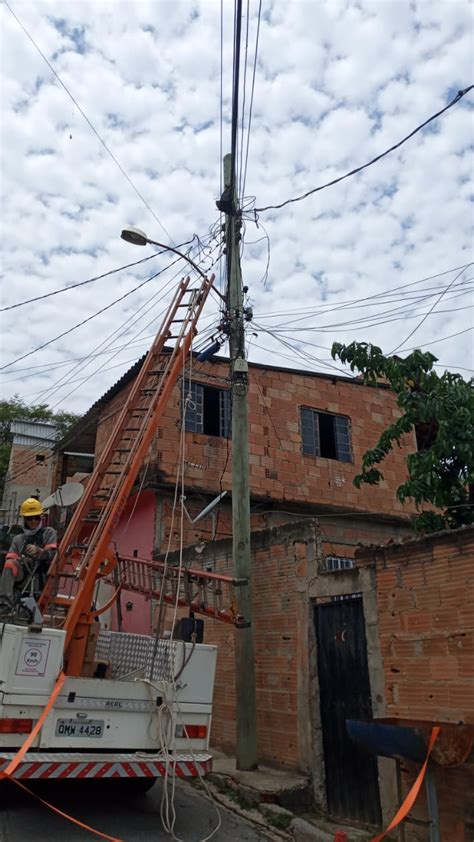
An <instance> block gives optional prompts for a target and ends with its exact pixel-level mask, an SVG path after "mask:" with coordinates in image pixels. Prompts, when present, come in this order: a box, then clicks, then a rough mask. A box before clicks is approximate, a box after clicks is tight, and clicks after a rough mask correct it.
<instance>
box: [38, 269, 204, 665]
mask: <svg viewBox="0 0 474 842" xmlns="http://www.w3.org/2000/svg"><path fill="white" fill-rule="evenodd" d="M213 281H214V276H213V275H212V276H211V278H210V279H208V278H206V277H203V278H202V279H201V281H200V285H199V286H198V287H193V288H191V287H190V278H189V277H187V278H184V279H183V280H182V281H181V282H180V284H179V286H178V289H177V290H176V293H175V295H174V297H173V300H172V302H171V304H170V306H169V309H168V311H167V313H166V315H165V317H164V319H163V323H162V325H161V327H160V330H159V332H158V334H157V336H156V338H155V340H154V342H153V345H152V347H151V349H150V351H149V352H148V354H147V356H146V358H145V361H144V363H143V366H142V368H141V371H140V372H139V374H138V376H137V378H136V380H135V382H134V384H133V386H132V389H131V391H130V393H129V395H128V397H127V399H126V401H125V404H124V406H123V408H122V410H121V411H120V414H119V418H118V420H117V422H116V424H115V428H114V430H113V432H112V433H111V435H110V438H109V439H108V442H107V444H106V446H105V448H104V450H103V452H102V454H101V455H100V457H99V459H98V462H97V464H96V466H95V468H94V471H93V473H92V475H91V477H90V480H89V482H88V484H87V487H86V489H85V492H84V495H83V497H82V499H81V501H80V503H79V504H78V506H77V509H76V511H75V512H74V515H73V517H72V520H71V523H70V524H69V526H68V528H67V530H66V532H65V534H64V537H63V539H62V541H61V544H60V546H59V549H58V553H57V555H56V557H55V559H53V562H52V564H51V566H50V569H49V573H48V578H47V581H46V584H45V587H44V590H43V593H42V595H41V597H40V601H39V605H40V609H41V611H42V612H43V614H45V615H50V617H51V618H53V617H54V614H55V613H59V612H60V613H61V626H62V628H63V629H65V631H66V640H65V660H66V673H67V674H68V675H80V674H81V670H82V665H83V662H84V657H85V651H86V647H87V641H88V637H89V630H90V626H91V623H92V622H93V620H94V618H95V617H96V616H97V613H94V611H93V610H92V602H93V596H94V586H95V584H96V581H97V579H98V578H99V577H101V576H103V575H104V574H105V573H106V570H107V563H106V568H105V570H104V562H107V560H108V561H109V562H110V565H111V564H113V554H112V552H111V548H110V542H111V539H112V536H113V533H114V530H115V528H116V526H117V524H118V522H119V518H120V515H121V514H122V512H123V510H124V507H125V505H126V503H127V499H128V497H129V494H130V492H131V491H132V488H133V485H134V483H135V480H136V478H137V476H138V474H139V471H140V468H141V467H142V465H143V462H144V460H145V457H146V455H147V452H148V448H149V447H150V444H151V442H152V439H153V436H154V434H155V432H156V429H157V427H158V424H159V421H160V418H161V416H162V414H163V411H164V410H165V408H166V406H167V404H168V401H169V398H170V395H171V392H172V389H173V387H174V385H175V383H176V382H177V380H178V377H179V375H180V373H181V371H182V369H183V363H184V361H185V359H186V355H187V353H188V352H189V350H190V348H191V342H192V339H193V337H194V336H195V334H196V333H197V328H196V324H197V321H198V319H199V316H200V314H201V311H202V309H203V307H204V304H205V302H206V299H207V296H208V294H209V292H210V290H211V288H212V284H213ZM170 340H171V341H174V342H175V344H174V347H173V349H172V351H171V353H170V354H169V356H168V355H167V356H166V357H165V359H164V364H163V355H162V351H163V348H164V345H165V342H167V341H170ZM86 524H87V526H86ZM91 524H92V528H91ZM87 530H89V535H88V538H87V543H86V542H84V543H81V538H82V537H83V535H84V533H87ZM110 565H109V566H110ZM67 579H69V580H72V582H73V590H74V594H72V593H69V594H68V595H64V594H63V595H61V594H59V593H58V583H60V582H64V581H66V580H67ZM101 610H105V608H103V609H101Z"/></svg>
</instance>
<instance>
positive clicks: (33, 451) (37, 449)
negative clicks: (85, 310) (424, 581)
mask: <svg viewBox="0 0 474 842" xmlns="http://www.w3.org/2000/svg"><path fill="white" fill-rule="evenodd" d="M217 245H219V244H217ZM216 247H217V246H216ZM216 247H215V248H216ZM175 262H176V261H173V263H175ZM177 274H179V273H177ZM174 277H176V276H174ZM173 279H174V278H172V279H171V281H172V280H173ZM171 281H169V282H168V284H167V286H169V284H170V283H171ZM155 296H156V294H155ZM162 297H163V296H162ZM143 306H145V305H142V308H143ZM142 308H140V309H142ZM160 315H161V314H160ZM211 317H212V316H211ZM157 318H159V316H157V317H155V318H154V319H153V320H152V321H156V319H157ZM150 324H151V322H150V323H148V324H147V325H146V326H145V328H144V329H147V328H148V327H149V325H150ZM128 328H129V324H127V329H128ZM206 330H208V331H210V332H212V331H214V325H211V326H210V327H209V328H207V329H206ZM116 332H117V331H114V333H116ZM205 332H206V331H204V333H205ZM201 341H204V334H203V336H202V337H201ZM97 347H100V346H97ZM125 347H126V346H125ZM117 353H118V352H117ZM107 362H110V359H109V360H106V361H105V362H104V363H103V364H102V366H101V367H100V368H103V366H104V365H106V364H107ZM124 364H125V363H124V362H122V363H121V364H120V365H124ZM76 368H77V366H76ZM111 368H114V366H112V367H111ZM97 373H98V371H94V372H92V373H90V374H89V375H88V376H87V377H86V378H83V379H81V381H80V384H79V386H77V387H76V388H75V389H73V390H72V391H71V392H69V393H68V395H66V397H69V395H70V394H72V393H73V392H75V391H77V389H78V388H80V386H81V385H82V384H83V382H85V381H86V380H89V379H91V378H92V377H93V376H95V374H97ZM69 374H70V373H69ZM72 382H74V381H72ZM63 385H67V384H66V383H65V384H63ZM56 391H57V390H56ZM63 400H65V397H63V398H62V399H61V401H60V402H62V401H63ZM60 402H58V403H60ZM58 403H57V404H54V405H53V407H52V408H53V409H54V408H55V407H56V406H57V405H58ZM43 449H44V447H43V446H38V447H35V448H32V449H31V451H30V453H29V454H28V456H29V458H30V465H29V467H28V466H25V465H23V466H22V468H21V472H20V473H17V474H16V475H14V476H10V477H9V481H10V482H12V481H13V480H14V479H16V478H17V476H24V475H25V473H26V472H27V471H28V470H29V469H31V467H33V465H34V464H35V458H34V457H35V455H36V453H39V452H41V451H42V450H43Z"/></svg>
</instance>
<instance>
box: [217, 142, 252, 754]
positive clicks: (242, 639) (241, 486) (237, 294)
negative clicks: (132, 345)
mask: <svg viewBox="0 0 474 842" xmlns="http://www.w3.org/2000/svg"><path fill="white" fill-rule="evenodd" d="M233 167H235V161H233V160H232V155H226V156H225V158H224V194H223V197H224V195H225V194H226V193H227V207H226V217H225V218H226V224H225V236H226V246H227V269H228V279H227V308H228V313H229V347H230V373H231V383H232V386H231V398H232V543H233V556H234V571H235V576H236V577H237V578H244V579H247V580H248V585H247V586H245V587H242V588H239V589H238V593H239V606H238V611H239V613H240V614H242V615H243V616H244V617H245V618H248V619H249V621H250V626H249V627H248V628H241V629H236V631H235V691H236V726H237V748H236V759H237V768H238V769H242V770H249V769H255V768H256V767H257V716H256V697H255V647H254V638H253V627H252V624H251V620H252V592H251V581H250V578H251V564H250V497H249V459H248V418H247V414H248V413H247V393H248V363H247V360H246V359H245V332H244V313H243V290H242V274H241V268H240V247H239V246H240V228H241V221H240V217H239V216H238V215H237V197H236V191H235V173H234V178H233V177H232V169H233ZM232 187H234V189H233V190H232Z"/></svg>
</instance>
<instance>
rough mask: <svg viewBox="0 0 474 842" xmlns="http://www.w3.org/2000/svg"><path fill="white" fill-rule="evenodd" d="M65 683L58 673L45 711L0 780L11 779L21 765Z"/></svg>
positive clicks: (62, 676) (62, 674) (64, 678)
mask: <svg viewBox="0 0 474 842" xmlns="http://www.w3.org/2000/svg"><path fill="white" fill-rule="evenodd" d="M65 681H66V676H65V674H64V673H63V672H60V673H59V676H58V678H57V681H56V684H55V685H54V689H53V692H52V693H51V696H50V697H49V699H48V703H47V705H46V707H45V709H44V710H43V713H42V714H41V716H40V718H39V719H38V722H37V723H36V725H35V727H34V728H33V730H32V731H31V733H30V734H28V736H27V738H26V740H25V742H24V743H23V745H22V746H21V748H20V749H19V750H18V751H17V753H16V754H15V757H14V758H13V759H12V760H10V763H9V764H8V766H7V768H6V769H4V771H3V772H0V780H1V779H2V778H9V777H11V775H13V772H14V771H15V769H16V767H17V766H18V764H19V763H21V761H22V760H23V758H24V756H25V754H26V752H27V751H28V749H29V748H30V746H31V745H32V743H33V742H34V741H35V739H36V737H37V736H38V734H39V732H40V731H41V729H42V727H43V725H44V723H45V721H46V719H47V717H48V714H49V712H50V710H51V708H52V707H53V705H54V703H55V701H56V698H57V696H58V695H59V691H60V690H61V687H62V686H63V684H64V682H65Z"/></svg>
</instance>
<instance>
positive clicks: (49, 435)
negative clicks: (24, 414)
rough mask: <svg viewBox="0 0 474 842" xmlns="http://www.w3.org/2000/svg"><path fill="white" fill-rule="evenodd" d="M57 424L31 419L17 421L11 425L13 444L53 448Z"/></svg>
mask: <svg viewBox="0 0 474 842" xmlns="http://www.w3.org/2000/svg"><path fill="white" fill-rule="evenodd" d="M56 431H57V427H56V424H51V423H50V422H48V421H32V420H30V419H26V418H25V419H17V420H15V421H12V422H11V424H10V432H11V433H12V434H13V444H19V445H23V446H26V447H28V446H31V447H33V446H38V445H44V446H45V447H48V446H51V445H52V444H54V442H55V441H56Z"/></svg>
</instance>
